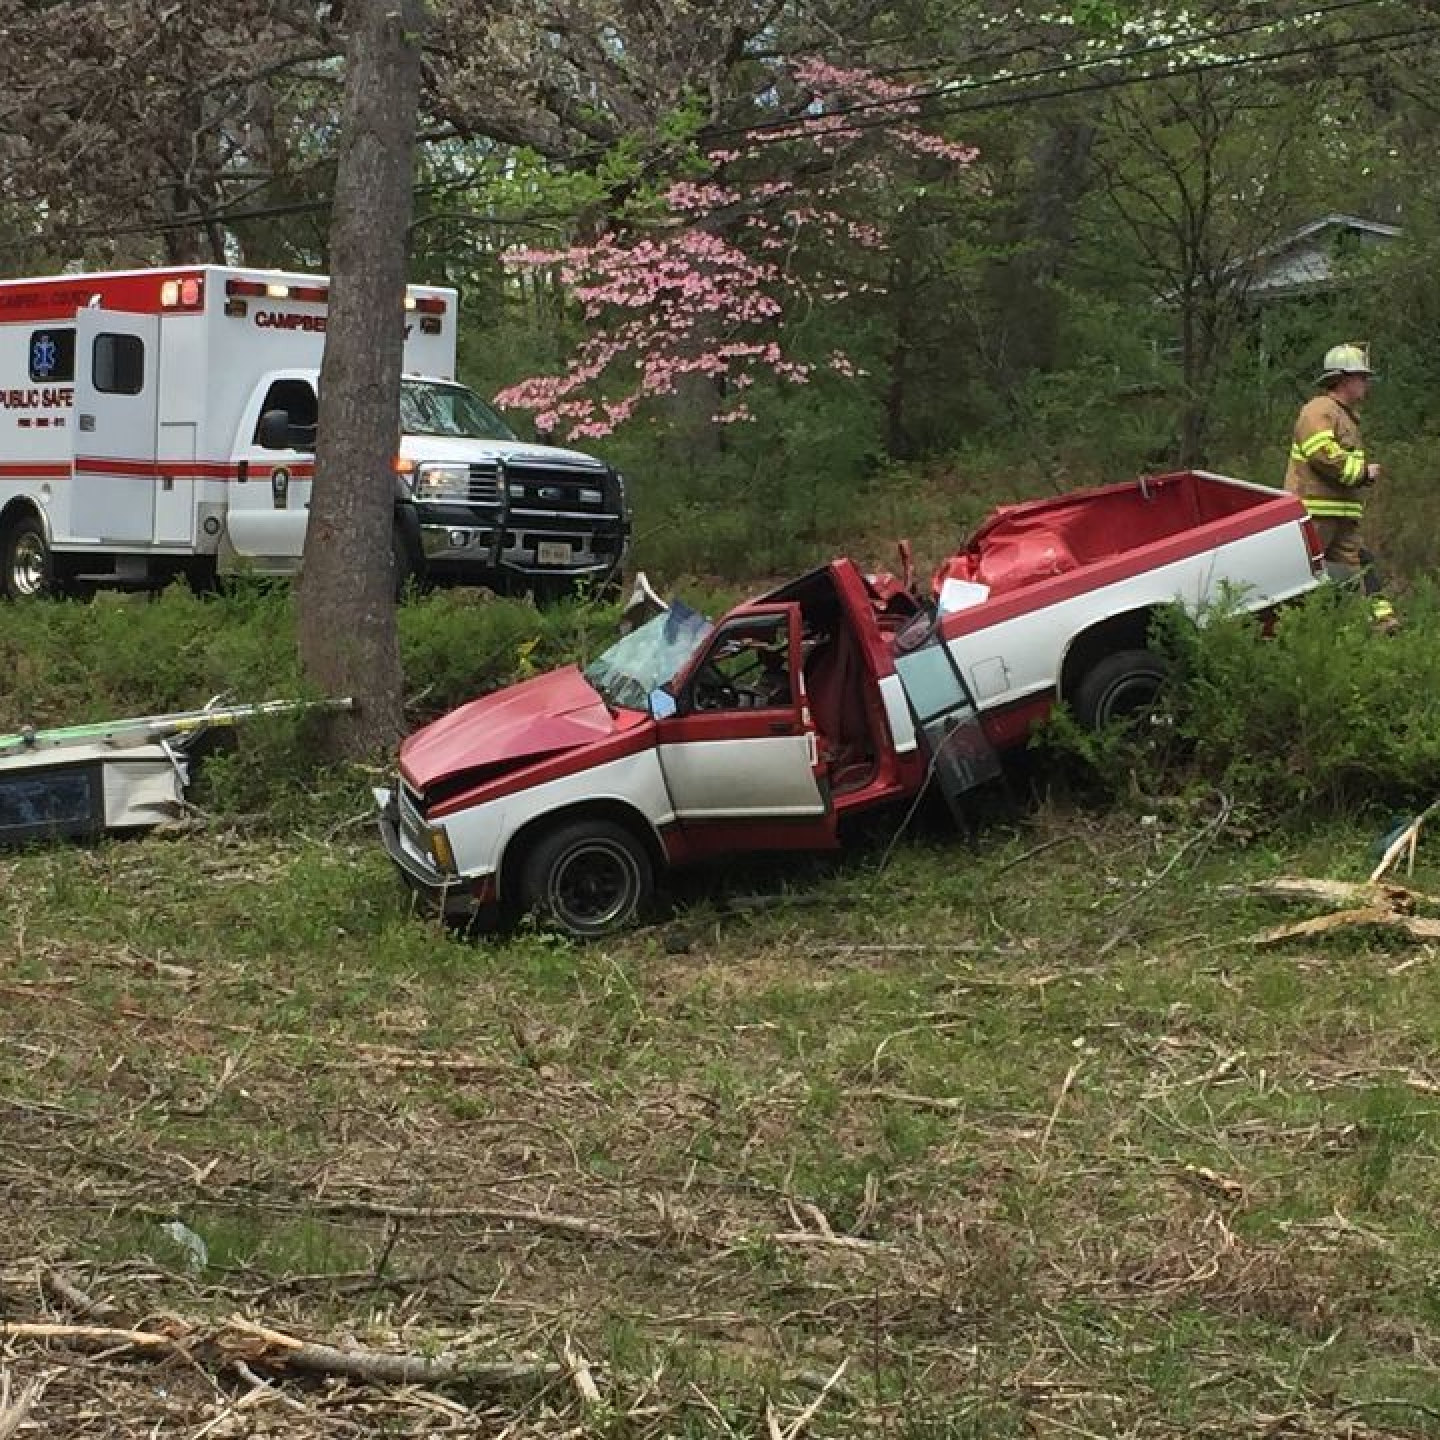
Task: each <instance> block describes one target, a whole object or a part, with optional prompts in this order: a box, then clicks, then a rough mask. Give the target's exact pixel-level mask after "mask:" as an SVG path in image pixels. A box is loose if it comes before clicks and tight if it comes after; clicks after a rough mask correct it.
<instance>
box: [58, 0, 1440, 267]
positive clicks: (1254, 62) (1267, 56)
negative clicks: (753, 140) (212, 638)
mask: <svg viewBox="0 0 1440 1440" xmlns="http://www.w3.org/2000/svg"><path fill="white" fill-rule="evenodd" d="M1376 3H1384V0H1338V3H1336V4H1332V5H1329V6H1325V7H1323V8H1319V9H1316V10H1313V11H1310V12H1307V17H1313V16H1316V15H1327V14H1330V13H1332V12H1333V11H1335V10H1341V9H1353V8H1356V7H1357V6H1360V5H1368V4H1376ZM1274 23H1275V22H1273V21H1267V22H1264V23H1263V24H1260V23H1256V24H1252V25H1248V26H1241V27H1236V28H1235V29H1234V30H1231V31H1224V32H1218V31H1217V32H1214V34H1213V35H1212V36H1209V37H1191V38H1190V39H1188V40H1185V41H1183V42H1175V43H1174V44H1173V45H1169V46H1164V47H1158V46H1157V47H1151V48H1150V49H1147V50H1142V51H1129V52H1123V53H1124V54H1125V55H1126V56H1130V57H1133V56H1134V55H1144V54H1150V53H1155V51H1156V50H1161V49H1174V48H1181V47H1188V46H1194V45H1197V44H1200V43H1203V40H1204V39H1216V38H1224V37H1226V36H1230V35H1233V34H1239V33H1249V32H1251V31H1254V30H1256V29H1262V28H1271V27H1273V25H1274ZM1436 34H1440V25H1423V26H1412V27H1408V28H1403V29H1398V30H1389V31H1380V32H1376V33H1372V34H1367V35H1356V36H1350V37H1348V38H1344V39H1339V40H1331V41H1326V42H1325V43H1324V44H1320V45H1316V44H1313V43H1312V44H1303V45H1296V46H1292V47H1289V48H1287V49H1281V50H1270V51H1264V52H1261V53H1248V54H1242V55H1235V56H1227V57H1224V58H1221V59H1215V60H1206V61H1196V62H1194V63H1192V64H1188V65H1177V66H1172V67H1170V68H1167V69H1164V70H1147V71H1140V72H1132V73H1130V74H1124V75H1110V76H1105V77H1101V78H1098V79H1096V80H1094V81H1089V82H1085V83H1081V84H1075V85H1068V86H1062V87H1058V88H1054V89H1049V90H1038V91H1024V92H1022V93H1021V94H1019V95H1015V94H1005V95H1002V96H999V97H995V98H990V99H984V100H980V101H977V102H973V103H965V104H949V105H946V104H940V105H933V106H930V107H929V108H928V110H927V114H928V115H931V116H934V115H937V114H938V115H946V116H951V115H970V114H980V113H983V112H984V111H987V110H994V109H998V108H1001V107H1004V106H1010V107H1014V108H1021V107H1024V106H1028V105H1035V104H1040V103H1043V102H1045V101H1050V100H1060V99H1066V98H1069V97H1071V96H1076V95H1090V94H1097V93H1102V92H1104V91H1107V90H1114V89H1121V88H1128V87H1131V86H1135V85H1144V84H1152V83H1157V82H1164V81H1167V80H1174V79H1178V78H1181V77H1183V76H1187V75H1199V74H1207V73H1211V72H1216V71H1226V70H1240V69H1245V68H1250V67H1260V66H1265V65H1270V64H1273V63H1275V62H1277V61H1280V60H1287V59H1295V58H1298V57H1315V56H1321V55H1328V54H1333V53H1336V52H1339V51H1343V50H1349V49H1353V48H1354V47H1356V46H1359V45H1373V46H1376V47H1382V46H1383V50H1382V53H1386V54H1388V53H1391V52H1393V51H1397V50H1402V49H1405V48H1407V47H1408V46H1409V45H1410V44H1413V43H1416V42H1418V41H1420V40H1423V39H1425V38H1426V37H1429V36H1433V35H1436ZM1387 42H1395V43H1387ZM1117 59H1118V55H1117V56H1112V57H1110V58H1108V59H1106V60H1100V59H1093V60H1088V61H1084V62H1075V63H1070V64H1066V65H1064V66H1063V67H1042V68H1041V69H1038V70H1035V71H1027V72H1024V73H1022V74H1018V75H1014V76H1007V77H1003V78H1002V77H995V78H992V79H986V80H983V81H977V82H975V83H974V84H973V85H968V86H966V87H965V88H966V93H967V94H968V93H973V92H974V91H978V90H990V89H1005V90H1007V91H1009V90H1013V89H1014V87H1016V86H1019V85H1022V84H1024V83H1025V82H1026V81H1027V80H1029V79H1031V78H1034V77H1035V76H1039V75H1050V74H1054V73H1057V71H1058V70H1059V69H1063V70H1066V71H1073V70H1076V69H1080V68H1087V69H1088V68H1093V67H1095V66H1097V65H1100V64H1113V63H1116V62H1117ZM931 93H933V94H934V95H936V96H937V97H940V96H945V95H948V94H953V93H954V91H953V90H936V91H934V92H931ZM897 103H908V102H898V101H885V102H867V103H866V104H864V105H859V106H856V107H853V109H854V110H856V111H871V112H873V111H877V110H881V109H884V110H889V111H893V110H894V108H895V106H896V104H897ZM849 113H852V112H851V110H850V109H843V110H841V109H837V110H829V111H825V112H823V114H822V115H819V116H815V117H809V116H799V117H796V118H793V119H788V120H785V121H769V122H760V123H758V124H756V125H754V126H747V127H739V128H737V129H735V130H733V131H729V130H727V131H712V132H710V134H709V136H707V140H708V139H717V138H721V137H722V136H724V135H726V134H753V133H757V132H758V133H761V134H763V133H766V132H768V131H769V130H772V129H776V128H783V129H787V130H791V129H793V130H795V131H796V132H797V134H803V133H804V131H805V130H806V129H807V128H813V121H814V120H822V119H823V120H831V119H834V118H836V117H840V116H843V115H845V114H849ZM895 123H896V117H895V116H894V115H893V114H871V115H870V117H869V118H868V119H862V120H857V121H855V122H853V123H852V124H849V125H847V126H846V132H847V133H864V132H868V131H871V130H884V129H889V128H892V127H893V126H894V125H895ZM451 188H453V186H452V185H450V184H448V183H447V184H445V185H443V186H442V185H441V184H439V183H436V184H432V185H427V186H418V187H416V189H415V191H414V193H415V194H416V195H426V194H431V193H436V192H439V191H441V190H448V189H451ZM330 203H331V201H329V200H310V201H294V202H290V203H286V204H281V205H273V206H259V207H254V208H251V209H248V210H243V211H242V210H235V211H225V210H218V211H214V212H211V213H209V214H196V215H193V216H178V217H173V218H171V219H169V220H165V221H157V222H155V223H154V224H150V225H135V226H129V227H124V228H115V227H112V226H106V227H104V228H103V229H100V228H97V229H90V230H79V231H75V232H72V233H74V234H76V235H77V236H80V237H82V238H95V237H98V236H105V235H149V234H157V235H158V234H168V233H171V232H173V231H180V230H189V229H194V228H195V227H197V226H203V225H214V224H220V225H230V224H234V223H237V222H241V221H246V220H264V219H271V218H280V217H283V216H286V215H297V214H309V213H314V212H317V211H322V210H324V209H326V208H327V207H328V206H329V205H330ZM557 218H558V217H557ZM487 223H495V224H526V223H529V221H528V220H525V221H521V220H510V221H507V220H501V219H499V218H498V217H495V218H491V219H487Z"/></svg>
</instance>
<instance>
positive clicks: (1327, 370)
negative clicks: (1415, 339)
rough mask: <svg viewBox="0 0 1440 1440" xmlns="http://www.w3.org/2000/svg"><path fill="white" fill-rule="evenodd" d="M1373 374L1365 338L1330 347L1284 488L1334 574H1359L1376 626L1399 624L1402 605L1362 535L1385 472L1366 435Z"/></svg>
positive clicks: (1298, 430) (1298, 423) (1304, 411)
mask: <svg viewBox="0 0 1440 1440" xmlns="http://www.w3.org/2000/svg"><path fill="white" fill-rule="evenodd" d="M1374 373H1375V372H1374V371H1373V370H1371V368H1370V351H1369V347H1368V346H1366V345H1363V344H1359V343H1357V342H1353V341H1352V342H1350V343H1347V344H1344V345H1332V346H1331V347H1330V349H1329V350H1327V351H1326V352H1325V366H1324V370H1323V371H1322V373H1321V375H1320V380H1319V384H1320V389H1321V392H1322V393H1321V394H1319V395H1317V396H1315V398H1314V399H1313V400H1309V401H1307V402H1306V403H1305V404H1304V405H1303V406H1302V407H1301V410H1300V414H1299V415H1298V416H1297V417H1296V420H1295V431H1294V435H1293V438H1292V440H1291V443H1290V468H1289V469H1288V470H1287V471H1286V472H1285V488H1286V489H1287V490H1288V491H1290V493H1291V494H1292V495H1298V496H1299V497H1300V500H1301V502H1302V503H1303V504H1304V506H1305V508H1306V509H1307V510H1308V511H1309V512H1310V516H1311V518H1312V519H1313V520H1314V522H1315V528H1316V529H1317V530H1318V531H1319V532H1320V540H1321V543H1322V544H1323V545H1324V547H1325V562H1326V565H1327V567H1328V569H1329V571H1330V574H1331V577H1332V578H1334V579H1337V580H1342V581H1344V580H1356V579H1358V580H1359V581H1360V583H1361V585H1362V586H1363V587H1364V591H1365V594H1366V595H1367V596H1368V597H1369V601H1370V614H1371V617H1372V618H1373V619H1374V621H1375V623H1376V625H1377V626H1378V627H1380V628H1381V629H1383V630H1393V629H1394V628H1395V626H1396V625H1397V624H1398V621H1397V619H1396V616H1395V607H1394V606H1393V605H1391V603H1390V601H1389V600H1387V599H1386V598H1385V596H1384V595H1383V594H1382V593H1381V587H1380V579H1379V576H1378V575H1377V574H1376V573H1375V567H1374V562H1373V557H1372V556H1371V554H1370V552H1369V551H1368V550H1367V549H1365V547H1364V544H1363V542H1362V541H1361V538H1360V522H1361V520H1362V519H1363V517H1364V514H1365V492H1366V491H1367V490H1368V489H1369V487H1370V486H1372V485H1374V484H1375V482H1376V481H1377V480H1379V479H1380V477H1381V474H1382V470H1381V467H1380V465H1379V463H1378V462H1376V461H1374V460H1372V459H1370V457H1369V456H1368V455H1367V454H1366V452H1365V445H1364V442H1363V441H1362V440H1361V438H1360V416H1359V409H1360V406H1361V405H1362V404H1363V403H1364V401H1365V397H1366V396H1367V395H1368V394H1369V392H1370V381H1371V378H1372V377H1373V375H1374Z"/></svg>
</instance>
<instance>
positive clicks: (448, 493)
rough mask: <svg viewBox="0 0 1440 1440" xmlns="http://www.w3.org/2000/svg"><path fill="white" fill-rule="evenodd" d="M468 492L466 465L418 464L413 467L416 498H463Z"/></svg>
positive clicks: (468, 469)
mask: <svg viewBox="0 0 1440 1440" xmlns="http://www.w3.org/2000/svg"><path fill="white" fill-rule="evenodd" d="M469 493H470V467H469V466H468V465H418V466H416V468H415V498H416V499H417V500H464V499H466V498H467V497H468V496H469Z"/></svg>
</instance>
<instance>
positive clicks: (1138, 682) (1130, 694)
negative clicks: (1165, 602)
mask: <svg viewBox="0 0 1440 1440" xmlns="http://www.w3.org/2000/svg"><path fill="white" fill-rule="evenodd" d="M1168 673H1169V671H1168V669H1167V668H1166V665H1165V661H1164V660H1163V659H1162V658H1161V657H1160V656H1159V655H1157V654H1156V653H1155V652H1154V651H1153V650H1120V651H1118V652H1117V653H1116V654H1114V655H1107V656H1106V657H1105V658H1104V659H1103V660H1101V661H1100V662H1099V663H1098V664H1096V665H1094V666H1092V667H1091V668H1090V669H1089V670H1088V671H1086V673H1085V676H1084V678H1083V679H1082V680H1081V681H1080V683H1079V684H1078V685H1077V686H1076V687H1075V695H1074V698H1073V700H1072V701H1071V708H1072V709H1073V710H1074V712H1075V718H1076V719H1077V720H1078V721H1079V722H1080V723H1081V724H1082V725H1084V726H1085V727H1086V729H1088V730H1103V729H1104V728H1105V727H1106V726H1107V725H1114V724H1116V723H1122V724H1123V723H1125V722H1127V721H1135V720H1139V719H1143V718H1144V716H1145V715H1146V714H1147V713H1149V711H1150V710H1151V709H1152V708H1153V706H1154V704H1155V697H1156V696H1157V695H1159V693H1160V688H1161V686H1163V685H1164V683H1165V679H1166V676H1167V675H1168Z"/></svg>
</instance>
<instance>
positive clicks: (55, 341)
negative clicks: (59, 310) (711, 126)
mask: <svg viewBox="0 0 1440 1440" xmlns="http://www.w3.org/2000/svg"><path fill="white" fill-rule="evenodd" d="M29 355H30V378H31V379H32V380H35V381H38V382H39V383H40V384H42V385H50V384H54V383H55V382H56V381H57V380H73V379H74V378H75V332H74V331H73V330H36V331H34V332H32V334H31V336H30V345H29Z"/></svg>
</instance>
